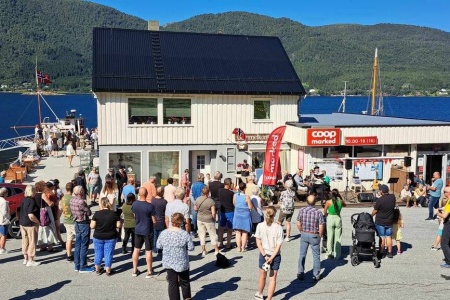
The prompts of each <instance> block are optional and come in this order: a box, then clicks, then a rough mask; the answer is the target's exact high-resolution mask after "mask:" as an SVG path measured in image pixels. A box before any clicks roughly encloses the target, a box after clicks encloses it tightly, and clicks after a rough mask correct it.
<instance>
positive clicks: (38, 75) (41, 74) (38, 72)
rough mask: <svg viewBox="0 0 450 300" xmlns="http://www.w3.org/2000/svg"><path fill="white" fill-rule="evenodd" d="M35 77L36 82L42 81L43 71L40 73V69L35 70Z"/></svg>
mask: <svg viewBox="0 0 450 300" xmlns="http://www.w3.org/2000/svg"><path fill="white" fill-rule="evenodd" d="M36 78H37V82H38V83H43V82H44V73H42V72H41V71H39V70H37V71H36Z"/></svg>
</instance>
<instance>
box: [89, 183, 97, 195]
mask: <svg viewBox="0 0 450 300" xmlns="http://www.w3.org/2000/svg"><path fill="white" fill-rule="evenodd" d="M88 193H89V194H97V193H98V185H97V184H95V185H89V186H88Z"/></svg>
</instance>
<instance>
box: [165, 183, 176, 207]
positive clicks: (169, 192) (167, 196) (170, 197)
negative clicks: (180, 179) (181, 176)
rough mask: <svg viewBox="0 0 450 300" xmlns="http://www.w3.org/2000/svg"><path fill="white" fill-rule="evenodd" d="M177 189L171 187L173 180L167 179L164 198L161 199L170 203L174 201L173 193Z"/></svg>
mask: <svg viewBox="0 0 450 300" xmlns="http://www.w3.org/2000/svg"><path fill="white" fill-rule="evenodd" d="M176 190H177V188H176V187H175V186H174V185H173V178H168V179H167V185H166V186H165V187H164V196H163V198H164V199H165V200H166V201H167V202H172V201H173V200H175V191H176Z"/></svg>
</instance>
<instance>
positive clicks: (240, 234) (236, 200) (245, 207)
mask: <svg viewBox="0 0 450 300" xmlns="http://www.w3.org/2000/svg"><path fill="white" fill-rule="evenodd" d="M246 187H247V185H246V184H245V183H244V182H241V183H239V191H238V193H237V194H235V195H234V197H233V205H234V216H233V229H234V232H235V234H236V244H237V248H238V252H245V251H246V247H247V240H248V234H249V233H250V232H252V216H251V214H250V211H251V210H252V209H253V204H252V200H250V197H249V196H247V195H246V194H245V188H246Z"/></svg>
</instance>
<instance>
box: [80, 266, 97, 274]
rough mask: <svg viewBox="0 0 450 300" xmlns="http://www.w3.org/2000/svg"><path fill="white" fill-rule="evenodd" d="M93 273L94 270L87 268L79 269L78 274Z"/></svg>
mask: <svg viewBox="0 0 450 300" xmlns="http://www.w3.org/2000/svg"><path fill="white" fill-rule="evenodd" d="M94 271H95V269H94V268H92V267H87V268H82V269H80V271H79V272H80V273H92V272H94Z"/></svg>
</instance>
